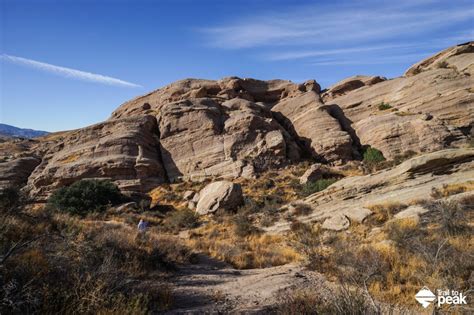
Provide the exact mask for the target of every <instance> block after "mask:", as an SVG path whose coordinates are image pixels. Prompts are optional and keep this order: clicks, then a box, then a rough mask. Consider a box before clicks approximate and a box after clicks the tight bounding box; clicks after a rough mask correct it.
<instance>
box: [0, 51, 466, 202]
mask: <svg viewBox="0 0 474 315" xmlns="http://www.w3.org/2000/svg"><path fill="white" fill-rule="evenodd" d="M473 75H474V42H470V43H465V44H462V45H458V46H455V47H451V48H448V49H446V50H444V51H442V52H440V53H438V54H436V55H435V56H433V57H430V58H428V59H426V60H423V61H421V62H419V63H418V64H416V65H414V66H412V67H411V68H410V69H408V70H407V71H406V73H405V75H404V76H402V77H398V78H394V79H385V78H382V77H367V76H356V77H351V78H348V79H345V80H343V81H341V82H339V83H337V84H335V85H334V86H332V87H330V88H328V89H327V90H323V91H321V88H320V86H319V84H318V83H317V82H316V81H314V80H310V81H307V82H305V83H303V84H296V83H293V82H291V81H284V80H271V81H260V80H255V79H242V78H237V77H231V78H224V79H221V80H218V81H212V80H198V79H186V80H182V81H178V82H175V83H172V84H170V85H168V86H166V87H163V88H161V89H158V90H155V91H153V92H151V93H149V94H147V95H144V96H140V97H138V98H135V99H133V100H131V101H129V102H126V103H124V104H122V105H121V106H120V107H119V108H118V109H117V110H116V111H114V112H113V113H112V115H111V117H110V118H109V119H108V120H107V121H105V122H102V123H99V124H96V125H93V126H89V127H86V128H82V129H78V130H73V131H68V132H62V133H54V134H50V135H46V136H43V137H41V138H38V139H36V140H34V141H23V142H17V143H11V142H7V143H2V144H0V145H1V147H2V150H1V155H2V157H1V158H2V161H3V162H2V163H0V174H1V175H0V183H1V185H2V186H8V185H24V186H25V188H24V189H25V190H26V191H27V192H28V193H29V194H30V196H31V197H33V198H34V199H36V200H38V201H44V200H46V198H47V197H48V196H49V194H50V193H51V192H52V191H53V190H55V189H57V188H58V187H61V186H65V185H69V184H71V183H73V182H75V181H77V180H79V179H82V178H108V179H111V180H113V181H114V182H115V183H117V184H118V186H119V187H120V188H121V190H122V191H123V192H125V193H127V194H130V195H134V194H144V193H147V192H148V191H150V190H151V189H152V188H154V187H156V186H158V185H160V184H161V183H170V182H176V181H181V180H184V181H201V180H204V179H208V178H253V177H255V176H258V174H259V173H261V172H263V171H267V170H270V169H279V168H282V167H285V166H287V165H289V164H292V163H294V162H296V161H300V160H306V159H309V160H313V161H317V162H320V163H324V164H331V165H341V164H345V163H347V162H349V161H352V160H355V161H357V160H361V158H362V154H363V152H364V150H365V149H366V148H367V147H369V146H370V147H373V148H376V149H378V150H380V151H381V152H382V153H383V155H384V157H385V158H387V159H397V158H398V157H400V156H403V155H405V154H407V152H408V153H410V154H411V155H413V154H418V153H424V152H432V151H437V150H440V149H445V148H453V147H460V146H465V145H466V143H468V142H469V141H470V137H471V136H472V135H471V133H472V128H473V125H474V105H473V104H474V84H473V79H472V76H473Z"/></svg>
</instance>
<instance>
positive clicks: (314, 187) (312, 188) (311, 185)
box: [302, 178, 337, 196]
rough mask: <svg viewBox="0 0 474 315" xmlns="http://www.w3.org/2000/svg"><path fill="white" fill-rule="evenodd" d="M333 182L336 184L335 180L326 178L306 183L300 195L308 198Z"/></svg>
mask: <svg viewBox="0 0 474 315" xmlns="http://www.w3.org/2000/svg"><path fill="white" fill-rule="evenodd" d="M335 182H337V179H335V178H326V179H325V178H323V179H319V180H317V181H314V182H308V183H306V184H305V185H304V186H303V189H302V194H303V196H309V195H311V194H314V193H316V192H319V191H322V190H324V189H326V188H328V187H329V186H331V185H332V184H334V183H335Z"/></svg>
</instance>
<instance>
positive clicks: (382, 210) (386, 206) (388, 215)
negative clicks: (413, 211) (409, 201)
mask: <svg viewBox="0 0 474 315" xmlns="http://www.w3.org/2000/svg"><path fill="white" fill-rule="evenodd" d="M407 207H408V206H407V205H405V204H401V203H398V202H386V203H381V204H375V205H370V206H368V207H367V208H368V209H369V210H371V211H372V212H373V215H371V216H370V217H369V218H368V221H371V222H372V223H375V224H383V223H385V222H387V221H388V220H390V219H392V218H393V216H394V215H395V214H396V213H398V212H400V211H402V210H403V209H405V208H407Z"/></svg>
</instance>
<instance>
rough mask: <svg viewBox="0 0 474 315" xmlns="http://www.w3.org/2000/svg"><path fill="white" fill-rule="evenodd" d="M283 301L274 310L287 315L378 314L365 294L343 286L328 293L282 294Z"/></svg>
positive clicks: (309, 291) (280, 299) (311, 291)
mask: <svg viewBox="0 0 474 315" xmlns="http://www.w3.org/2000/svg"><path fill="white" fill-rule="evenodd" d="M279 301H281V302H280V303H279V304H278V305H277V306H276V307H275V309H274V310H273V311H274V312H275V313H277V314H285V315H287V314H288V315H315V314H316V315H317V314H334V315H359V314H360V315H365V314H378V313H379V309H378V308H374V307H373V306H372V305H371V304H370V303H369V300H368V298H367V297H366V295H365V293H364V292H363V291H362V290H360V289H357V288H354V289H350V288H349V286H347V285H345V284H343V285H341V286H340V287H339V288H338V289H335V290H332V291H329V290H328V292H321V291H320V290H318V291H315V290H303V291H301V290H300V291H295V292H292V293H287V292H285V294H281V295H280V298H279Z"/></svg>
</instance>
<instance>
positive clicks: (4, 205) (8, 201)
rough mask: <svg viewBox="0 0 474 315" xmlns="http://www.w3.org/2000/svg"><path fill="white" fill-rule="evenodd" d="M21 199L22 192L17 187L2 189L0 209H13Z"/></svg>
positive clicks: (0, 191) (0, 192)
mask: <svg viewBox="0 0 474 315" xmlns="http://www.w3.org/2000/svg"><path fill="white" fill-rule="evenodd" d="M19 201H20V193H19V191H18V189H15V188H5V189H2V190H0V211H2V212H3V211H9V210H12V208H14V207H15V206H17V205H18V203H19Z"/></svg>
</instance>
